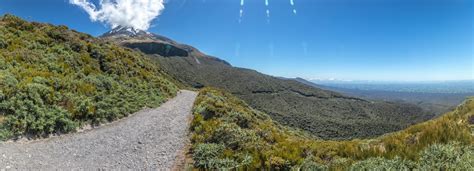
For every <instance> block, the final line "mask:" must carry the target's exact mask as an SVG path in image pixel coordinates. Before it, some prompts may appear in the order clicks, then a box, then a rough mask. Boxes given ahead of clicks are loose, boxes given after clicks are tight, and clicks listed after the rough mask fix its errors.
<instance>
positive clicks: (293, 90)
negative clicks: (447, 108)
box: [101, 34, 434, 140]
mask: <svg viewBox="0 0 474 171" xmlns="http://www.w3.org/2000/svg"><path fill="white" fill-rule="evenodd" d="M101 38H102V39H104V40H107V41H112V42H116V43H119V44H122V45H124V46H128V47H130V48H134V49H138V50H141V51H142V52H145V53H147V54H150V55H151V56H153V57H154V58H155V59H157V60H158V61H159V63H160V65H161V66H162V68H163V70H164V71H166V72H167V73H169V74H170V75H172V76H173V77H174V78H175V79H177V80H179V81H181V82H182V83H183V84H184V85H187V86H190V87H195V88H202V87H206V86H210V87H217V88H220V89H223V90H225V91H227V92H229V93H232V94H233V95H235V96H237V97H239V98H240V99H242V100H244V101H245V102H247V103H248V104H249V105H250V106H252V107H253V108H255V109H258V110H260V111H262V112H265V113H267V114H268V115H269V116H270V117H271V118H272V119H273V120H274V121H276V122H278V123H280V124H282V125H285V126H290V127H297V128H300V129H302V130H305V131H308V132H310V133H311V134H313V135H315V136H318V137H321V138H324V139H332V140H335V139H337V140H339V139H353V138H368V137H376V136H380V135H382V134H385V133H388V132H395V131H399V130H402V129H404V128H406V127H408V126H410V125H413V124H415V123H419V122H423V121H426V120H428V119H431V118H432V117H433V116H434V114H433V113H428V112H426V111H423V109H422V108H420V107H418V106H416V105H413V104H404V103H398V102H384V101H377V100H371V101H368V100H364V99H359V98H354V97H350V96H345V95H341V94H339V93H336V92H332V91H326V90H322V89H320V88H317V87H312V86H310V85H306V84H304V83H300V82H298V81H296V80H291V79H283V78H277V77H273V76H269V75H265V74H262V73H259V72H257V71H254V70H249V69H244V68H238V67H233V66H231V65H230V64H229V63H227V62H225V61H223V60H220V59H218V58H214V57H211V56H208V55H205V54H203V53H201V52H199V51H198V50H197V49H195V48H193V47H191V46H188V45H182V44H178V43H176V42H174V41H172V40H169V39H168V38H164V37H163V36H159V35H150V34H146V35H144V37H142V36H123V35H122V36H110V35H104V36H102V37H101ZM168 45H170V46H171V45H172V46H174V47H175V48H181V49H182V50H185V51H188V52H189V53H188V56H184V55H180V54H174V55H178V56H173V55H170V54H169V56H167V57H164V56H162V55H163V54H168V52H169V51H168V50H166V48H159V47H167V46H168ZM164 49H165V51H163V50H164Z"/></svg>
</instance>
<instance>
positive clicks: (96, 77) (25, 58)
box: [0, 15, 177, 139]
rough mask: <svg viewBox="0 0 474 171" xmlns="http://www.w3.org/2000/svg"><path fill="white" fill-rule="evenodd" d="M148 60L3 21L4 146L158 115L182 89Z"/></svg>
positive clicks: (0, 105) (0, 109) (81, 37)
mask: <svg viewBox="0 0 474 171" xmlns="http://www.w3.org/2000/svg"><path fill="white" fill-rule="evenodd" d="M157 66H158V65H157V64H156V63H154V62H153V61H152V60H150V59H148V58H147V57H145V56H144V55H142V54H140V53H138V52H135V51H133V50H129V49H124V48H121V47H119V46H117V45H114V44H109V43H105V42H102V41H100V40H98V39H95V38H93V37H91V36H89V35H86V34H82V33H78V32H75V31H71V30H69V29H68V28H67V27H65V26H52V25H47V24H40V23H30V22H26V21H24V20H21V19H20V18H17V17H15V16H12V15H5V16H3V17H1V18H0V139H5V138H11V137H17V136H21V135H31V136H47V135H49V134H52V133H64V132H70V131H74V130H75V129H76V128H77V127H79V126H81V125H83V124H99V123H101V122H106V121H111V120H115V119H118V118H122V117H125V116H127V115H128V114H130V113H133V112H135V111H138V110H140V109H142V108H144V107H156V106H158V105H159V104H160V103H162V102H163V101H164V100H166V99H167V98H169V97H172V96H174V95H175V93H176V91H177V87H176V86H175V84H173V83H172V81H171V80H172V79H171V78H169V77H168V76H167V75H166V74H164V73H163V72H162V71H161V69H160V68H158V67H157Z"/></svg>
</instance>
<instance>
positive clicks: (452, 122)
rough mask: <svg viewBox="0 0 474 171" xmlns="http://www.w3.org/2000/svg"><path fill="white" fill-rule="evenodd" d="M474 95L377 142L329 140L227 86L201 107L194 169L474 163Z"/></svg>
mask: <svg viewBox="0 0 474 171" xmlns="http://www.w3.org/2000/svg"><path fill="white" fill-rule="evenodd" d="M473 124H474V99H469V100H467V101H466V102H465V104H463V105H461V106H459V107H458V108H457V109H456V110H455V111H453V112H450V113H447V114H445V115H443V116H441V117H439V118H437V119H434V120H431V121H427V122H424V123H420V124H416V125H413V126H411V127H409V128H407V129H405V130H402V131H399V132H396V133H392V134H387V135H385V136H382V137H378V138H375V139H365V140H358V139H356V140H350V141H327V140H320V139H316V138H313V137H311V136H309V134H305V133H304V132H301V131H298V130H292V129H291V128H288V127H284V126H281V125H279V124H278V123H276V122H274V121H272V119H271V118H270V117H269V116H268V115H267V114H265V113H262V112H260V111H257V110H255V109H252V108H251V107H249V106H248V105H247V104H246V103H245V102H243V101H242V100H239V99H238V98H236V97H234V96H232V95H230V94H228V93H223V92H222V91H219V90H215V89H211V88H205V89H203V90H201V92H200V95H199V96H198V98H197V100H196V102H195V106H194V120H193V122H192V125H191V132H192V139H191V140H192V143H193V146H192V149H191V153H192V158H193V161H194V163H193V166H194V167H195V168H201V169H224V168H227V169H230V168H239V169H251V170H253V169H264V168H265V169H281V170H291V169H301V170H318V169H322V170H326V169H336V170H341V169H344V170H347V169H356V170H364V169H368V168H370V169H378V170H384V169H385V170H409V169H415V168H418V169H422V170H423V169H424V170H433V169H434V170H439V169H448V170H452V169H461V170H466V169H467V170H468V169H473V168H474V146H473V145H474V137H473V129H474V126H473Z"/></svg>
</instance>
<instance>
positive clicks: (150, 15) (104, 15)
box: [69, 0, 165, 30]
mask: <svg viewBox="0 0 474 171" xmlns="http://www.w3.org/2000/svg"><path fill="white" fill-rule="evenodd" d="M69 3H71V4H74V5H77V6H79V7H81V8H82V9H83V10H84V11H86V12H87V13H88V14H89V17H90V19H91V20H92V21H99V22H103V23H106V24H108V25H110V26H111V27H112V28H114V27H117V26H127V27H133V28H135V29H140V30H147V29H148V28H149V27H150V23H151V21H152V20H153V19H155V18H156V17H158V16H159V15H160V14H161V11H162V10H163V9H164V8H165V7H164V0H100V2H99V8H98V7H96V5H94V4H93V3H91V2H89V0H69Z"/></svg>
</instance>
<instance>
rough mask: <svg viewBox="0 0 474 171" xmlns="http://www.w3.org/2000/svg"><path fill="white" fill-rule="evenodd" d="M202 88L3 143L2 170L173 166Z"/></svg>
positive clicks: (148, 168) (0, 167)
mask: <svg viewBox="0 0 474 171" xmlns="http://www.w3.org/2000/svg"><path fill="white" fill-rule="evenodd" d="M196 96H197V93H195V92H192V91H185V90H183V91H181V92H179V93H178V95H177V97H175V98H173V99H171V100H169V101H168V102H166V103H164V104H163V105H161V106H160V107H159V108H156V109H148V110H143V111H140V112H137V113H135V114H133V115H132V116H130V117H128V118H125V119H122V120H120V121H117V122H113V123H111V124H107V125H104V126H100V127H99V128H95V129H91V130H87V131H84V132H81V133H73V134H68V135H63V136H59V137H53V138H48V139H42V140H37V141H26V142H4V143H1V144H0V170H4V169H7V170H8V169H14V170H98V169H101V170H102V169H105V170H110V169H112V170H122V169H133V170H170V169H171V168H172V167H173V164H174V162H175V160H176V158H177V156H178V155H179V152H180V150H181V149H182V148H184V147H185V145H186V143H187V142H188V137H187V131H188V128H189V119H190V117H191V110H192V106H193V103H194V100H195V98H196Z"/></svg>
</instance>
